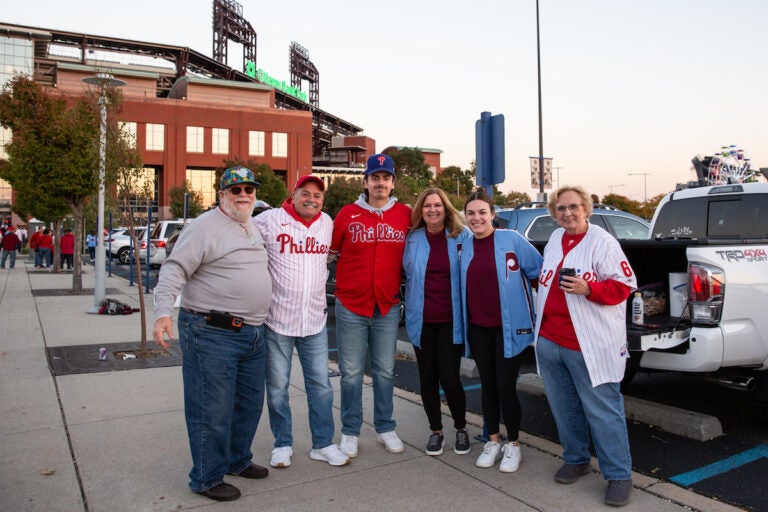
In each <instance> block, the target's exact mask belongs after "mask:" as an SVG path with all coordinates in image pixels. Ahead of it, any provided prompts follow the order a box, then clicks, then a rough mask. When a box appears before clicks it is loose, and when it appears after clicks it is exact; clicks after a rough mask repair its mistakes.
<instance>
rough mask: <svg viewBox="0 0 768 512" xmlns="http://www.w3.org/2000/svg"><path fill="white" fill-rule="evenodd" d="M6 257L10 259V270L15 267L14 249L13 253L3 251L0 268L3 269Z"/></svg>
mask: <svg viewBox="0 0 768 512" xmlns="http://www.w3.org/2000/svg"><path fill="white" fill-rule="evenodd" d="M8 256H10V257H11V268H13V267H15V266H16V250H15V249H14V250H13V251H3V259H2V261H1V262H0V267H2V268H5V260H6V258H7V257H8Z"/></svg>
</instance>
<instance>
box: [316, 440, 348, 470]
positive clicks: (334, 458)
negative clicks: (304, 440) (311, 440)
mask: <svg viewBox="0 0 768 512" xmlns="http://www.w3.org/2000/svg"><path fill="white" fill-rule="evenodd" d="M309 458H310V459H314V460H322V461H325V462H327V463H328V464H330V465H331V466H346V465H347V464H349V457H347V456H346V455H345V454H344V453H342V452H341V450H339V448H338V447H337V446H336V445H335V444H331V445H328V446H326V447H325V448H320V449H313V450H312V451H310V452H309Z"/></svg>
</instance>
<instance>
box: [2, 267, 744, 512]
mask: <svg viewBox="0 0 768 512" xmlns="http://www.w3.org/2000/svg"><path fill="white" fill-rule="evenodd" d="M83 281H84V283H83V284H84V287H86V288H92V287H93V267H90V266H88V267H86V268H85V269H84V277H83ZM71 283H72V275H71V274H51V273H48V272H37V271H34V269H33V268H32V265H31V264H27V263H26V262H25V260H23V259H20V260H18V261H17V265H16V268H15V269H14V270H8V269H6V270H3V271H2V272H1V273H0V318H1V320H0V417H1V418H2V423H1V424H0V499H1V500H2V509H3V510H9V511H14V512H16V511H20V512H21V511H46V512H58V511H61V512H71V511H88V512H100V511H120V512H123V511H178V510H191V509H200V510H243V511H246V510H247V511H251V510H259V511H278V510H286V511H288V510H290V511H317V510H332V511H358V510H376V511H379V510H391V511H398V512H400V511H423V512H426V511H428V510H477V509H482V510H488V511H493V510H504V511H507V512H509V511H512V512H517V511H530V512H533V511H543V512H555V511H593V510H615V509H613V508H612V507H608V506H605V505H604V504H603V501H602V499H603V494H604V491H605V485H606V484H605V482H604V481H603V479H602V477H601V476H600V474H599V473H598V472H597V471H595V472H594V473H593V474H592V475H589V476H586V477H584V478H582V479H580V480H579V481H578V482H577V483H575V484H572V485H568V486H564V485H559V484H557V483H555V482H554V480H553V475H554V473H555V471H556V470H557V469H558V468H559V466H560V464H561V463H562V459H561V458H560V453H561V449H560V446H559V445H557V444H554V443H551V442H549V441H545V440H543V439H540V438H536V437H533V436H529V435H527V434H525V433H521V439H520V440H521V444H522V452H523V462H522V464H521V467H520V470H519V471H518V472H516V473H513V474H503V473H500V472H499V471H498V469H497V468H494V469H479V468H477V467H475V464H474V463H475V459H476V457H477V455H478V454H479V453H480V451H481V444H480V443H479V442H475V443H474V444H473V447H472V453H471V454H469V455H465V456H460V455H456V454H454V453H453V451H452V450H450V449H447V450H446V451H445V453H444V454H443V455H442V456H440V457H430V456H427V455H425V454H424V451H423V450H424V445H425V443H426V440H427V434H428V427H427V422H426V418H425V416H424V412H423V410H422V408H421V404H420V400H419V396H418V395H415V394H413V393H410V392H405V391H402V390H399V389H396V390H395V393H396V396H395V419H396V420H397V422H398V426H397V432H398V434H399V435H400V437H401V438H402V439H403V442H404V443H405V444H406V450H405V452H404V453H401V454H390V453H388V452H387V451H385V450H384V449H383V448H382V447H381V446H380V445H378V444H377V443H376V435H375V432H374V430H373V426H372V417H371V415H372V407H371V401H372V391H371V388H370V385H366V387H365V390H364V394H363V400H364V411H365V424H364V427H363V432H362V433H361V437H360V455H359V456H358V457H357V458H356V459H353V460H352V463H351V464H350V465H348V466H345V467H341V468H333V467H330V466H328V465H327V464H324V463H322V462H317V461H313V460H310V459H309V457H308V453H309V450H310V448H311V446H310V435H309V427H308V425H307V407H306V399H305V396H306V395H305V393H304V389H303V378H302V377H301V371H300V367H299V365H298V362H297V361H294V367H293V368H294V371H293V374H292V393H291V399H292V405H293V417H294V418H293V429H294V439H295V445H294V456H293V464H292V465H291V467H290V468H287V469H281V470H277V469H273V468H270V475H269V477H268V478H267V479H265V480H246V479H242V478H236V477H227V480H228V481H229V482H232V483H234V484H235V485H237V486H238V487H239V488H240V490H241V491H242V493H243V496H242V497H241V498H240V499H239V500H237V501H234V502H228V503H221V502H214V501H211V500H208V499H207V498H204V497H201V496H198V495H196V494H194V493H192V492H191V491H190V490H189V489H188V487H187V473H188V471H189V469H190V457H189V449H188V445H187V436H186V429H185V426H184V414H183V399H182V387H181V368H180V367H178V366H175V367H165V368H151V369H136V370H128V371H113V372H105V373H86V374H76V375H63V376H58V377H54V376H52V374H51V371H50V370H49V366H48V363H47V359H46V348H53V347H62V346H73V345H85V344H92V345H93V356H94V358H97V357H98V349H99V347H100V346H102V345H103V344H107V343H116V342H135V341H138V340H139V325H140V324H139V315H138V314H133V315H127V316H107V315H89V314H87V313H86V311H87V310H88V309H89V308H90V307H91V306H92V305H93V296H92V295H82V296H72V295H67V294H64V296H61V295H60V296H44V295H43V293H42V292H41V290H66V289H69V288H71ZM107 288H108V289H109V288H115V289H118V290H119V293H116V294H108V296H109V297H113V298H116V299H118V300H120V301H121V302H125V303H127V304H131V305H133V306H136V307H137V306H138V297H137V293H138V292H137V289H136V287H129V286H127V281H125V280H123V279H121V278H116V277H115V278H107ZM34 292H37V293H38V295H34ZM151 302H152V300H151V296H150V295H148V296H147V304H148V309H149V310H150V311H149V312H148V331H149V330H150V329H151V319H152V315H151V308H152V304H151ZM174 329H175V326H174ZM148 337H149V338H150V340H151V335H150V334H149V333H148ZM150 346H154V345H153V344H152V342H151V341H150ZM334 369H335V368H334ZM331 380H332V382H333V384H334V387H335V389H336V391H337V397H336V400H335V403H336V405H337V406H338V400H339V399H338V386H339V379H338V377H336V378H332V379H331ZM446 414H447V410H446ZM468 420H469V422H470V423H471V425H469V430H470V435H471V436H472V437H473V438H474V436H475V435H477V434H479V433H480V431H481V426H482V419H481V418H480V417H479V416H476V415H472V414H470V415H469V418H468ZM445 424H446V427H450V425H452V422H451V421H450V419H449V418H446V421H445ZM338 425H339V419H338V409H337V410H336V426H337V434H336V440H337V442H338V438H339V437H340V434H339V432H338ZM446 434H447V435H446V441H447V443H446V444H450V443H452V441H453V437H454V431H453V429H452V428H446ZM271 450H272V434H271V431H270V430H269V421H268V415H267V411H266V404H265V407H264V414H263V415H262V422H261V425H260V426H259V430H258V432H257V434H256V439H255V441H254V445H253V452H254V461H255V462H256V463H259V464H261V465H265V466H266V465H268V464H269V456H270V452H271ZM592 467H593V468H594V469H597V467H598V466H597V462H596V461H595V460H593V463H592ZM633 480H634V485H635V489H634V492H633V496H632V501H631V502H630V504H629V505H627V506H626V507H624V508H623V509H621V510H625V511H641V510H642V511H648V510H653V511H681V512H682V511H687V510H701V511H706V512H720V511H723V512H725V511H736V510H740V509H738V508H735V507H731V506H728V505H724V504H722V503H720V502H718V501H715V500H711V499H708V498H706V497H703V496H700V495H696V494H694V493H692V492H689V491H686V490H684V489H681V488H680V487H678V486H676V485H674V484H671V483H665V482H661V481H659V480H656V479H653V478H649V477H646V476H643V475H640V474H637V473H635V474H634V475H633Z"/></svg>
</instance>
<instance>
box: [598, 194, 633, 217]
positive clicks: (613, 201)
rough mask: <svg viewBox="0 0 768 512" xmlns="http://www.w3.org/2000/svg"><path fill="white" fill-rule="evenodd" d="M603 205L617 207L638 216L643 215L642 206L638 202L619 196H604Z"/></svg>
mask: <svg viewBox="0 0 768 512" xmlns="http://www.w3.org/2000/svg"><path fill="white" fill-rule="evenodd" d="M603 204H607V205H609V206H615V207H616V208H618V209H619V210H623V211H625V212H629V213H632V214H634V215H637V216H640V214H641V213H642V211H641V204H640V203H639V202H638V201H635V200H633V199H630V198H628V197H626V196H622V195H619V194H608V195H607V196H604V197H603Z"/></svg>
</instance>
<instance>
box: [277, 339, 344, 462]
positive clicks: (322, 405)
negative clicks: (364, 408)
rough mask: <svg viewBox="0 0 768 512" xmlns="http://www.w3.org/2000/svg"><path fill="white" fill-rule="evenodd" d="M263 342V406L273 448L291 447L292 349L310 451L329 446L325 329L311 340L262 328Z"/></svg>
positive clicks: (330, 396)
mask: <svg viewBox="0 0 768 512" xmlns="http://www.w3.org/2000/svg"><path fill="white" fill-rule="evenodd" d="M264 330H265V333H266V336H265V337H266V340H267V406H268V407H269V425H270V427H272V434H273V435H274V436H275V448H280V447H282V446H293V434H292V432H291V430H292V421H291V404H290V402H289V397H288V387H289V386H290V383H291V361H292V358H293V347H294V346H296V350H297V352H298V353H299V361H300V362H301V369H302V372H303V373H304V388H305V389H306V391H307V406H308V407H309V429H310V431H311V432H312V448H317V449H319V448H325V447H326V446H328V445H330V444H333V433H334V425H333V388H332V387H331V379H329V378H328V334H327V333H326V330H325V327H323V330H322V331H320V332H319V333H317V334H313V335H312V336H305V337H295V336H284V335H282V334H278V333H277V332H275V331H273V330H272V329H270V328H269V327H267V326H265V327H264Z"/></svg>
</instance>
